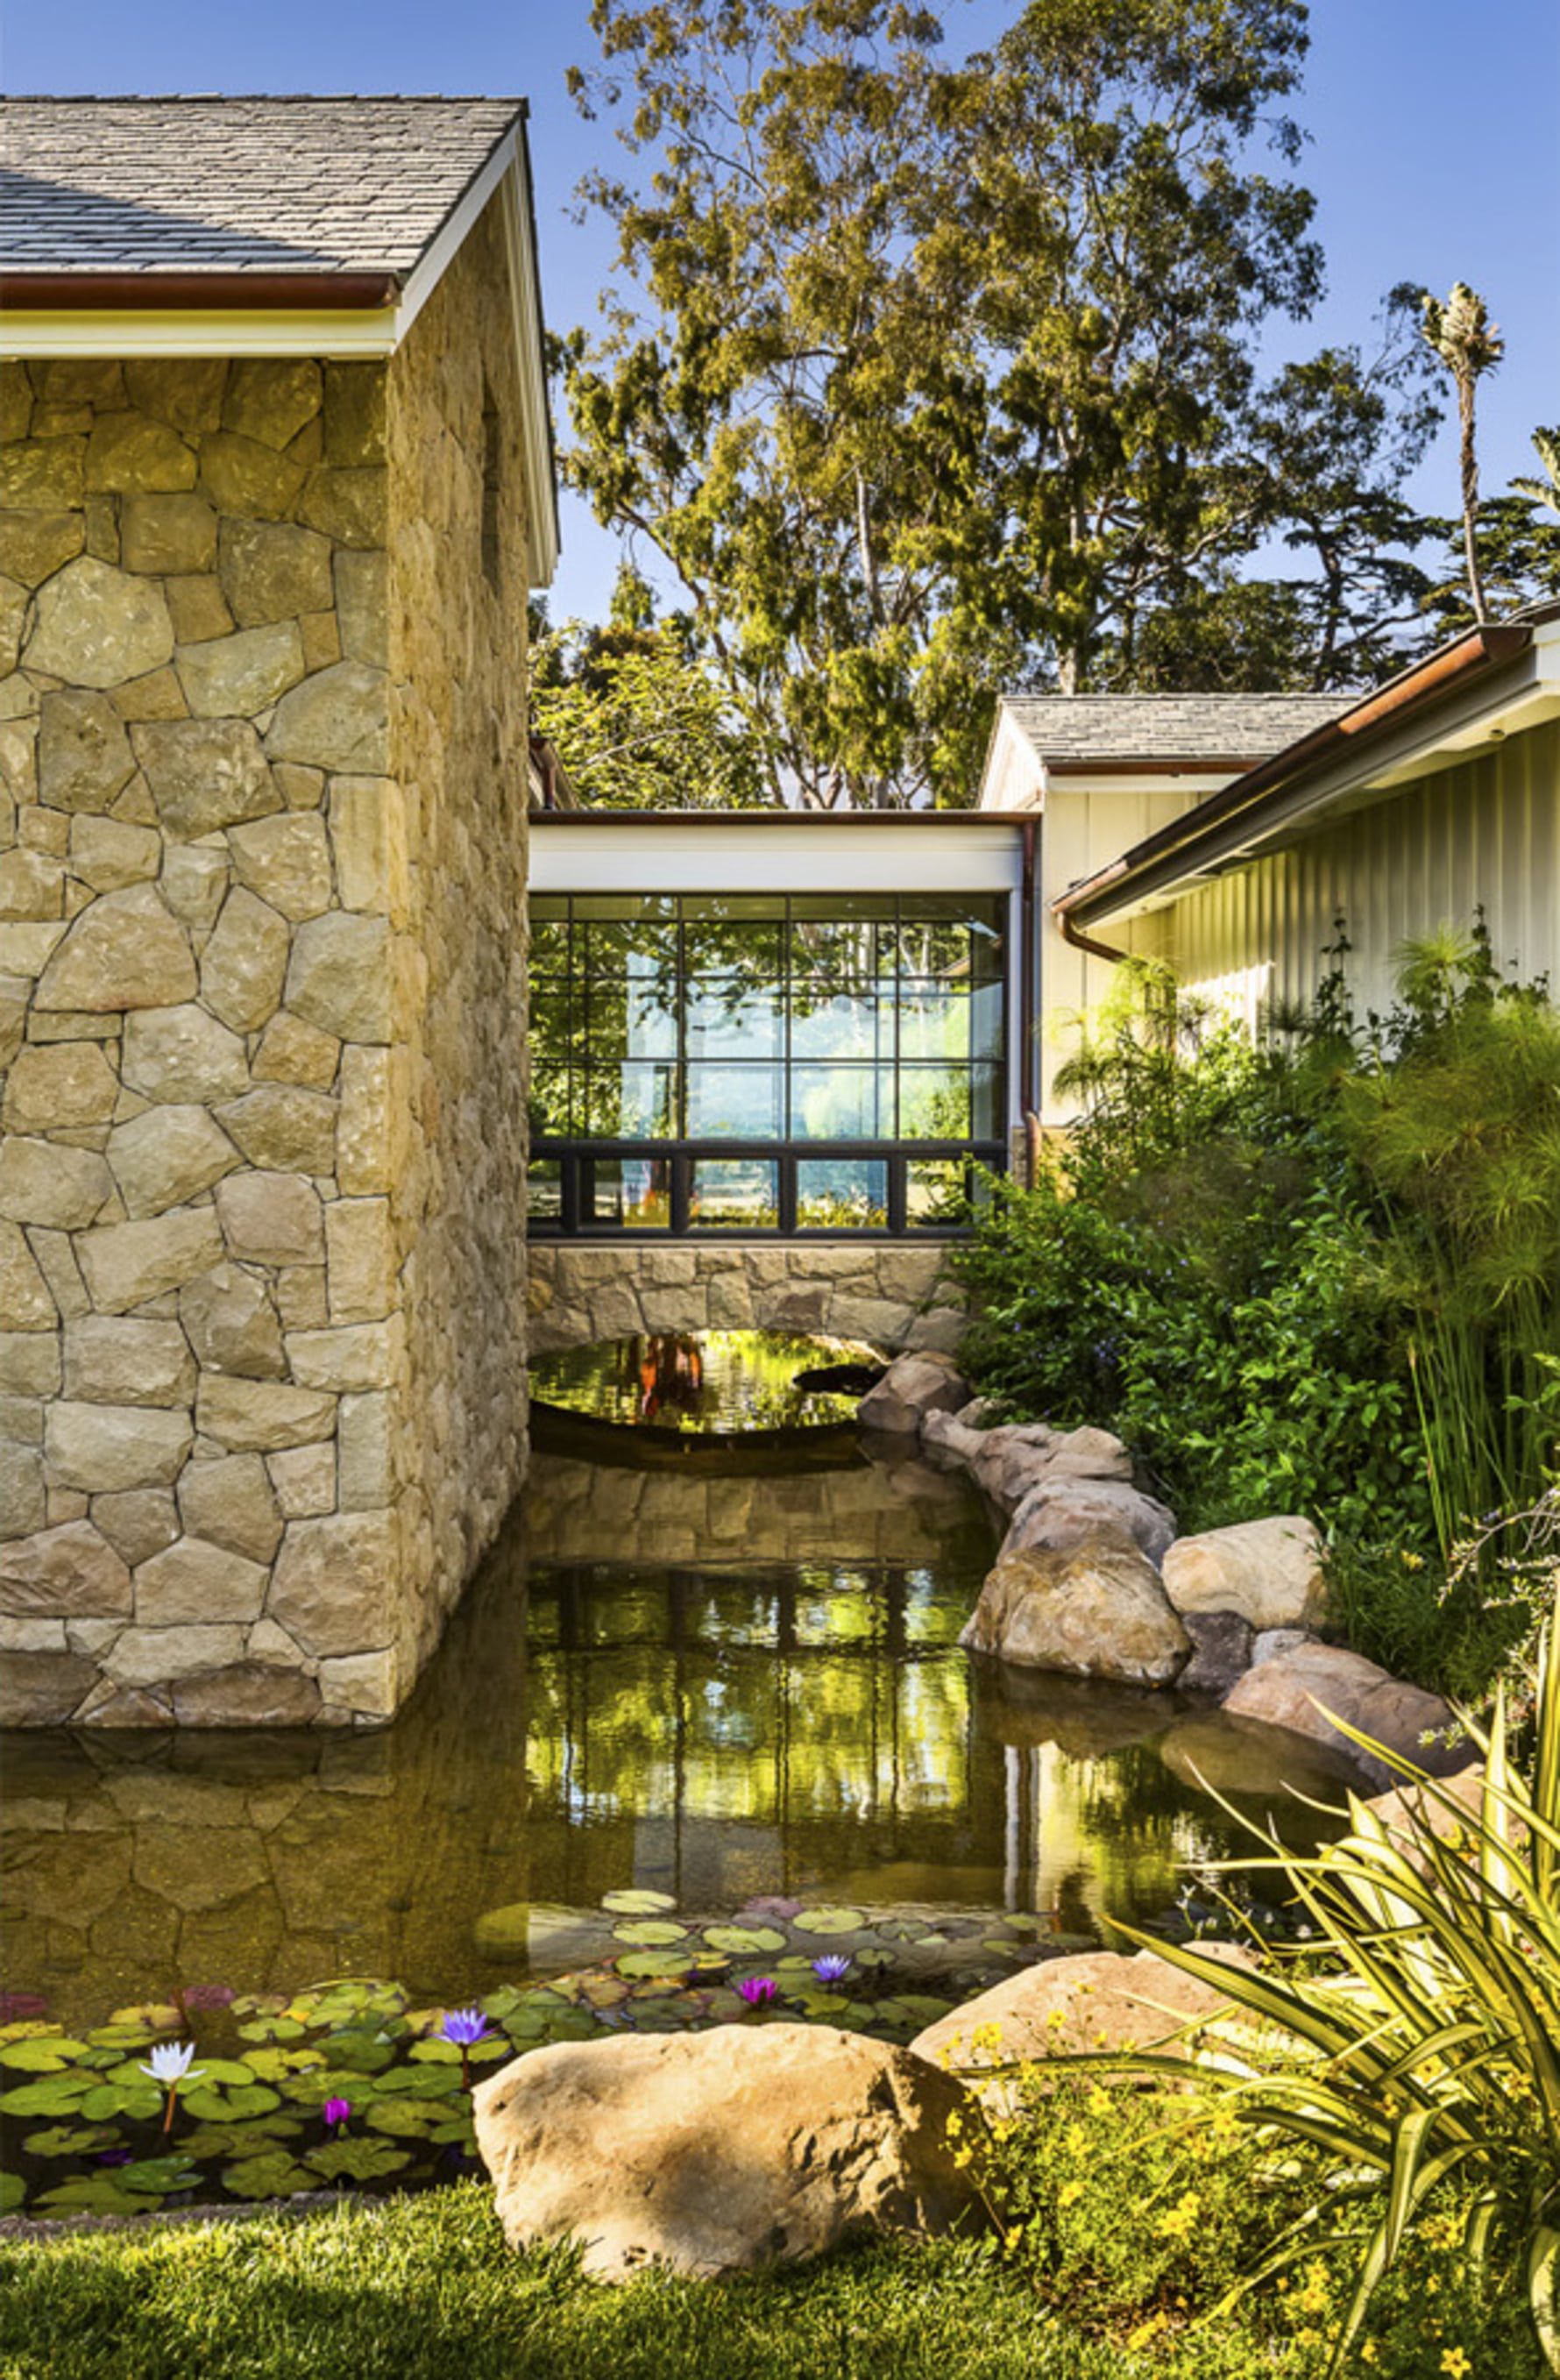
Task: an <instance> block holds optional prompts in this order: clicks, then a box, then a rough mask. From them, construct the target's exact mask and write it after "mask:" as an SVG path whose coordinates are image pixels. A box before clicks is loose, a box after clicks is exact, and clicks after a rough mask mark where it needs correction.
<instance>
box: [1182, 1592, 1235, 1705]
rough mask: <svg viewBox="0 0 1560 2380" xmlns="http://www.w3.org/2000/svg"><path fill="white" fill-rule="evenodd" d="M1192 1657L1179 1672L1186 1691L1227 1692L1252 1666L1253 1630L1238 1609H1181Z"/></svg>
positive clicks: (1196, 1692)
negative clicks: (1189, 1638) (1189, 1640)
mask: <svg viewBox="0 0 1560 2380" xmlns="http://www.w3.org/2000/svg"><path fill="white" fill-rule="evenodd" d="M1180 1624H1181V1626H1182V1627H1183V1628H1184V1629H1185V1631H1186V1633H1187V1634H1188V1635H1189V1636H1190V1637H1191V1660H1190V1661H1189V1662H1188V1663H1187V1665H1186V1667H1185V1669H1184V1670H1182V1671H1181V1673H1180V1684H1181V1687H1182V1689H1183V1691H1184V1692H1185V1693H1187V1694H1227V1693H1228V1692H1229V1689H1230V1687H1231V1686H1232V1685H1233V1684H1234V1683H1235V1681H1236V1679H1237V1678H1243V1677H1244V1676H1245V1674H1246V1672H1247V1670H1249V1669H1250V1668H1251V1666H1252V1631H1251V1625H1250V1623H1249V1622H1248V1621H1245V1620H1243V1619H1242V1618H1241V1616H1240V1612H1239V1611H1183V1612H1182V1613H1181V1616H1180Z"/></svg>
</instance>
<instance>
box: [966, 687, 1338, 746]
mask: <svg viewBox="0 0 1560 2380" xmlns="http://www.w3.org/2000/svg"><path fill="white" fill-rule="evenodd" d="M1354 699H1355V697H1354V696H1352V695H1347V694H1010V695H1004V697H1003V698H1002V708H1003V710H1005V711H1007V712H1008V714H1009V715H1010V718H1011V719H1012V720H1013V721H1014V722H1015V724H1016V725H1017V726H1019V727H1020V728H1022V731H1023V733H1024V735H1026V736H1027V737H1028V738H1029V741H1030V742H1031V743H1032V744H1033V745H1034V749H1035V750H1036V752H1038V753H1039V755H1040V757H1041V759H1044V760H1047V761H1065V760H1215V759H1217V760H1228V759H1243V760H1262V759H1266V757H1267V755H1268V754H1269V753H1270V752H1281V751H1283V749H1284V748H1285V747H1286V746H1287V745H1289V744H1294V743H1298V742H1299V740H1300V737H1301V736H1302V735H1310V734H1311V733H1312V730H1313V729H1315V728H1318V727H1322V726H1324V725H1325V724H1326V722H1327V721H1328V720H1329V719H1336V718H1337V717H1338V715H1339V713H1340V712H1342V711H1345V710H1348V706H1349V704H1350V703H1351V702H1352V701H1353V700H1354Z"/></svg>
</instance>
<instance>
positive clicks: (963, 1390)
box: [856, 1353, 970, 1438]
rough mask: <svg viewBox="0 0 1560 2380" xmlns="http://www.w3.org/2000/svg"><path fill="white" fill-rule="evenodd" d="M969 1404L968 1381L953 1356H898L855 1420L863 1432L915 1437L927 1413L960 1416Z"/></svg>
mask: <svg viewBox="0 0 1560 2380" xmlns="http://www.w3.org/2000/svg"><path fill="white" fill-rule="evenodd" d="M969 1402H970V1386H969V1382H968V1381H967V1380H966V1379H965V1378H963V1376H962V1374H961V1372H960V1369H959V1366H957V1364H955V1363H954V1361H953V1359H952V1357H951V1356H949V1355H935V1354H930V1353H927V1354H914V1355H896V1356H895V1358H894V1360H893V1362H892V1363H891V1364H890V1365H889V1368H888V1370H887V1371H886V1372H885V1373H884V1375H883V1377H882V1378H881V1379H880V1380H879V1381H878V1383H877V1387H876V1388H875V1389H869V1390H867V1393H866V1394H865V1397H863V1399H862V1401H861V1404H860V1406H859V1408H858V1410H857V1415H856V1418H857V1420H858V1421H859V1422H860V1423H861V1426H862V1427H863V1429H879V1430H884V1431H887V1432H888V1433H889V1435H891V1436H893V1437H897V1438H913V1437H914V1436H916V1435H917V1434H918V1433H919V1431H920V1427H921V1425H922V1423H923V1422H924V1421H925V1418H926V1415H928V1414H932V1413H957V1412H958V1410H959V1408H960V1406H961V1405H966V1404H968V1403H969Z"/></svg>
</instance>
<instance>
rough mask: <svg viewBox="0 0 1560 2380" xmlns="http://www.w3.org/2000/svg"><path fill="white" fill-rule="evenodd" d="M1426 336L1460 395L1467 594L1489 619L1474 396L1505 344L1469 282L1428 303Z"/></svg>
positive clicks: (1479, 615) (1476, 609)
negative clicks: (1481, 547) (1482, 555)
mask: <svg viewBox="0 0 1560 2380" xmlns="http://www.w3.org/2000/svg"><path fill="white" fill-rule="evenodd" d="M1423 329H1424V335H1425V337H1426V339H1427V340H1428V341H1429V342H1430V345H1431V346H1433V348H1434V350H1435V352H1436V354H1437V355H1438V356H1439V357H1440V358H1441V360H1442V362H1443V363H1444V364H1445V367H1446V370H1448V371H1449V372H1450V374H1451V376H1452V383H1453V385H1454V387H1455V388H1456V390H1457V431H1458V463H1459V467H1460V470H1461V476H1462V537H1463V552H1464V554H1465V555H1466V557H1467V562H1468V591H1469V596H1470V597H1471V599H1472V602H1473V616H1474V618H1475V619H1476V620H1478V621H1479V622H1481V623H1482V622H1483V621H1485V620H1487V619H1488V618H1489V616H1490V613H1489V606H1488V604H1487V603H1486V602H1485V600H1484V581H1483V577H1482V575H1481V571H1480V568H1479V536H1478V524H1479V450H1478V443H1477V439H1476V436H1475V431H1474V395H1475V391H1476V390H1477V388H1478V385H1479V383H1480V381H1481V379H1482V378H1483V376H1484V374H1485V373H1486V372H1491V371H1493V370H1494V369H1495V366H1496V365H1497V364H1498V363H1499V362H1500V359H1501V358H1502V356H1504V354H1505V353H1506V342H1505V341H1504V340H1503V339H1502V337H1501V334H1500V333H1499V331H1498V330H1497V329H1496V327H1495V325H1494V323H1493V322H1491V320H1490V317H1489V311H1488V309H1487V308H1486V306H1485V304H1484V300H1483V299H1482V297H1480V296H1479V295H1478V294H1477V292H1476V291H1474V290H1472V289H1470V288H1469V285H1468V284H1467V282H1466V281H1457V282H1454V283H1453V285H1452V292H1451V295H1450V297H1446V298H1445V299H1442V298H1440V297H1431V296H1430V295H1429V293H1428V291H1427V292H1426V295H1425V297H1424V324H1423Z"/></svg>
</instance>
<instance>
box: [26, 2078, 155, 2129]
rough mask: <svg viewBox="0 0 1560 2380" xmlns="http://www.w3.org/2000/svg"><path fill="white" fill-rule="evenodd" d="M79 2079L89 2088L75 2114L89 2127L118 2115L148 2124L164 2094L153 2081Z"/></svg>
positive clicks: (79, 2101)
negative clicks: (102, 2081)
mask: <svg viewBox="0 0 1560 2380" xmlns="http://www.w3.org/2000/svg"><path fill="white" fill-rule="evenodd" d="M62 2079H63V2078H62ZM82 2080H83V2081H84V2082H86V2083H90V2084H91V2088H90V2089H89V2090H88V2092H87V2094H86V2095H85V2097H83V2098H81V2099H79V2100H78V2102H77V2112H78V2113H79V2115H80V2116H82V2117H83V2118H84V2119H86V2121H87V2122H88V2123H90V2124H107V2123H112V2122H113V2121H114V2119H115V2117H117V2116H126V2117H127V2118H128V2119H129V2120H130V2121H131V2122H132V2123H136V2124H144V2123H148V2122H150V2121H151V2118H152V2117H153V2116H155V2115H157V2114H158V2113H159V2112H160V2110H161V2108H162V2107H163V2094H162V2091H161V2090H160V2089H159V2087H158V2085H157V2084H156V2083H148V2082H145V2081H144V2080H143V2081H142V2082H140V2083H136V2084H132V2083H92V2078H91V2075H90V2074H89V2075H84V2076H83V2077H82ZM3 2104H4V2103H3V2102H0V2105H3Z"/></svg>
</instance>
